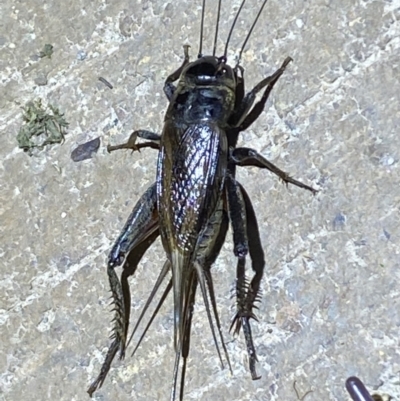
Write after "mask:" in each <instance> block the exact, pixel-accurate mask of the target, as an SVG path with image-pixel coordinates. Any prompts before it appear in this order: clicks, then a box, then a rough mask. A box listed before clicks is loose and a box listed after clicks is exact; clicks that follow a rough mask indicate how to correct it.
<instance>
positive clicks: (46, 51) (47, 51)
mask: <svg viewBox="0 0 400 401" xmlns="http://www.w3.org/2000/svg"><path fill="white" fill-rule="evenodd" d="M53 49H54V47H53V45H50V44H48V43H47V44H45V45H44V48H43V50H42V51H41V52H40V53H39V57H40V58H43V57H48V58H51V55H52V54H53Z"/></svg>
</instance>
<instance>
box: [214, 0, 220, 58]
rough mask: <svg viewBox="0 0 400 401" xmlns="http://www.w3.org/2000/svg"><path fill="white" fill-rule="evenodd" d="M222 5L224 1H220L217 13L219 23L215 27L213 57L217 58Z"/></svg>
mask: <svg viewBox="0 0 400 401" xmlns="http://www.w3.org/2000/svg"><path fill="white" fill-rule="evenodd" d="M221 3H222V0H219V1H218V12H217V23H216V25H215V37H214V46H213V56H215V52H216V51H217V40H218V28H219V19H220V16H221Z"/></svg>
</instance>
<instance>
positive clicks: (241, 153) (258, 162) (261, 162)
mask: <svg viewBox="0 0 400 401" xmlns="http://www.w3.org/2000/svg"><path fill="white" fill-rule="evenodd" d="M230 159H231V161H232V162H233V163H235V165H236V166H254V167H258V168H265V169H267V170H269V171H270V172H271V173H274V174H276V175H277V176H278V177H279V178H280V179H281V180H282V181H283V182H284V183H285V184H286V185H288V184H292V185H295V186H297V187H299V188H303V189H306V190H308V191H310V192H312V193H313V194H314V195H315V194H316V193H317V192H318V190H316V189H314V188H313V187H310V186H308V185H306V184H303V183H302V182H301V181H298V180H295V179H294V178H292V177H290V176H289V174H288V173H285V172H284V171H283V170H281V169H280V168H278V167H276V166H275V165H274V164H273V163H271V162H270V161H268V160H267V159H266V158H265V157H263V156H261V155H260V154H259V153H258V152H257V151H255V150H253V149H250V148H236V149H233V150H232V152H231V155H230Z"/></svg>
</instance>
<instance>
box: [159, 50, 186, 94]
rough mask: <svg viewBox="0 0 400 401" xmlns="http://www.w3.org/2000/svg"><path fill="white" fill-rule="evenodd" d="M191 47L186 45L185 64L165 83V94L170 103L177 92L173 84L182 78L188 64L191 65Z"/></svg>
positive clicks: (184, 51) (184, 52)
mask: <svg viewBox="0 0 400 401" xmlns="http://www.w3.org/2000/svg"><path fill="white" fill-rule="evenodd" d="M189 47H190V46H189V45H184V46H183V54H184V59H183V62H182V64H181V66H180V67H179V68H178V69H177V70H176V71H174V72H173V73H172V74H171V75H169V76H168V77H167V79H166V80H165V83H164V93H165V96H167V99H168V100H169V101H171V99H172V96H173V94H174V92H175V90H176V87H175V85H174V84H173V82H175V81H177V80H178V79H179V77H180V76H181V73H182V71H183V69H184V68H185V66H186V64H188V63H189Z"/></svg>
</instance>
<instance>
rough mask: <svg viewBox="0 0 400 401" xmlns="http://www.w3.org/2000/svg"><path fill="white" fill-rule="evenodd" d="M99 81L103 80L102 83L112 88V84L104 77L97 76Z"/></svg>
mask: <svg viewBox="0 0 400 401" xmlns="http://www.w3.org/2000/svg"><path fill="white" fill-rule="evenodd" d="M99 81H100V82H103V84H104V85H105V86H107V87H109V88H110V89H112V88H113V86H112V85H111V84H110V83H109V82H108V81H107V80H106V79H105V78H103V77H99Z"/></svg>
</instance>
